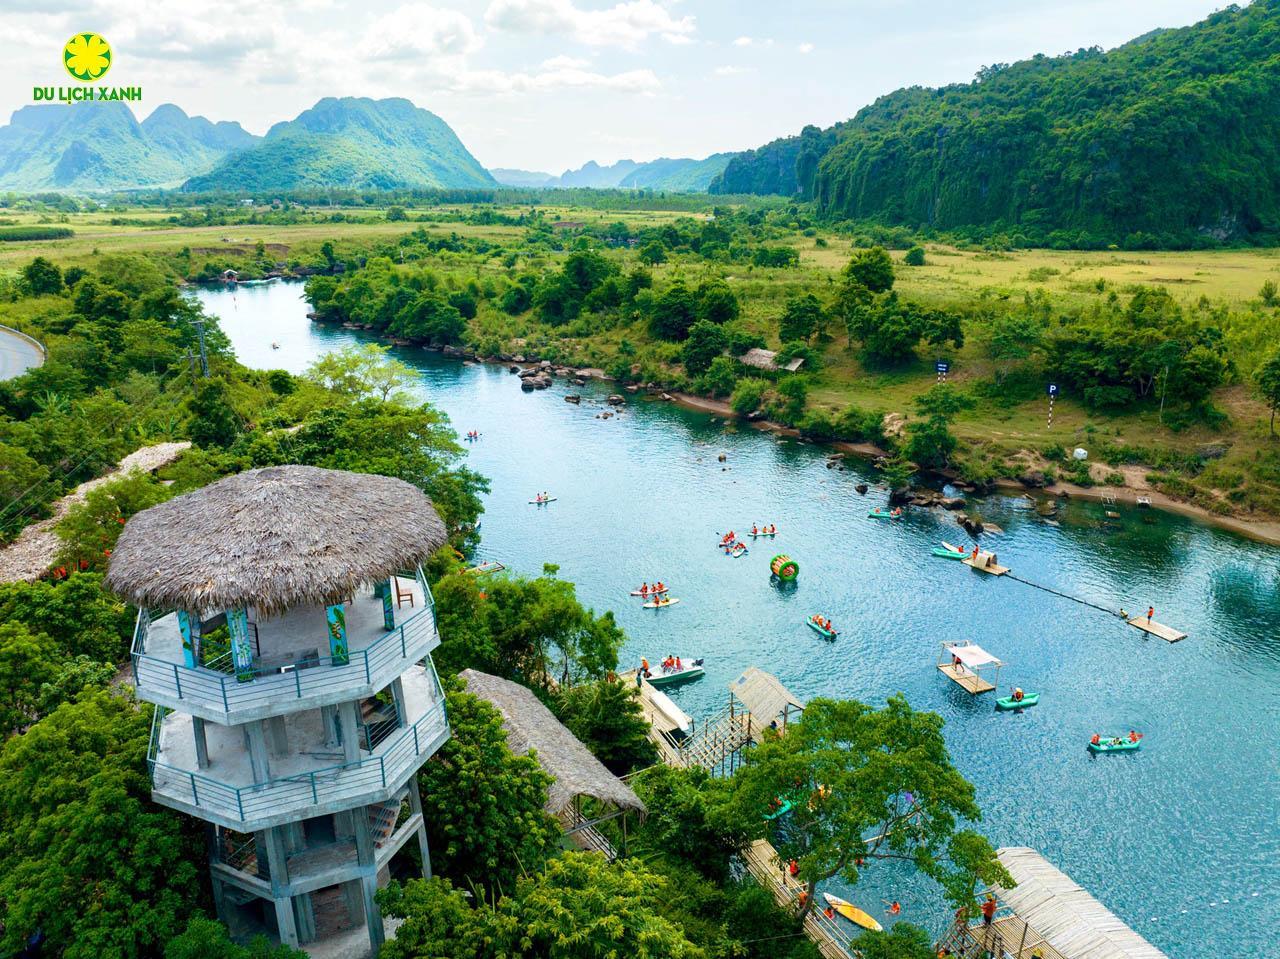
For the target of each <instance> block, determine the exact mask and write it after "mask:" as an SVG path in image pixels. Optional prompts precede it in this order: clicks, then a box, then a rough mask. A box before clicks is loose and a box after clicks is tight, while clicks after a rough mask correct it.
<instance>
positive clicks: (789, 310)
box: [778, 293, 826, 343]
mask: <svg viewBox="0 0 1280 959" xmlns="http://www.w3.org/2000/svg"><path fill="white" fill-rule="evenodd" d="M825 324H826V311H825V310H823V308H822V303H821V302H820V301H819V300H818V298H817V297H816V296H814V295H813V294H812V293H806V294H804V295H803V296H793V297H789V298H788V299H787V303H786V306H785V307H784V308H783V311H782V318H781V319H780V320H779V321H778V336H779V337H780V338H781V340H782V341H783V342H784V343H786V342H788V341H790V340H801V341H803V342H805V343H808V342H809V339H810V338H811V337H812V336H813V334H814V333H816V332H818V330H820V329H822V328H823V327H824V326H825Z"/></svg>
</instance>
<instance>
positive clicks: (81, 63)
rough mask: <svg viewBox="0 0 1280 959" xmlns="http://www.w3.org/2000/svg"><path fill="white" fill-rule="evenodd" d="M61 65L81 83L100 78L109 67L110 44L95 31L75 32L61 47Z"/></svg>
mask: <svg viewBox="0 0 1280 959" xmlns="http://www.w3.org/2000/svg"><path fill="white" fill-rule="evenodd" d="M62 65H63V66H65V67H66V68H67V73H69V74H71V76H72V77H74V78H75V79H77V80H79V81H80V82H81V83H93V82H94V81H95V80H101V79H102V76H103V74H105V73H106V72H107V71H108V70H110V69H111V44H109V43H107V41H106V40H104V39H103V38H102V37H101V36H99V35H98V34H96V33H77V34H76V35H75V36H74V37H72V38H71V39H70V40H68V41H67V45H66V46H65V47H63V48H62Z"/></svg>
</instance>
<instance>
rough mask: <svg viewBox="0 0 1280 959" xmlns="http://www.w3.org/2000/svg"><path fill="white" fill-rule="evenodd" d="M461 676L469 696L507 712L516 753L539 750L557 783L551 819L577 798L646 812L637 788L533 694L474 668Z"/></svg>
mask: <svg viewBox="0 0 1280 959" xmlns="http://www.w3.org/2000/svg"><path fill="white" fill-rule="evenodd" d="M459 675H461V676H462V678H463V680H464V681H465V682H466V684H467V692H469V693H471V694H473V695H475V696H479V697H480V698H481V699H484V700H487V701H488V702H490V703H492V704H493V705H494V706H496V707H497V709H498V712H500V713H502V725H503V727H504V728H505V729H506V731H507V745H509V746H510V747H511V751H512V752H517V753H527V752H529V750H531V749H532V750H534V751H535V752H536V754H537V760H538V765H540V766H541V767H542V768H543V769H544V770H546V772H547V774H548V775H549V776H551V778H552V779H554V780H555V781H554V782H553V783H552V784H551V786H550V788H549V789H548V790H547V805H546V810H547V812H549V813H550V814H551V815H553V816H554V815H555V814H556V813H558V812H560V811H561V810H563V809H566V808H567V807H568V806H569V804H570V803H571V802H573V797H575V796H591V797H592V798H593V799H598V800H600V801H601V802H605V803H609V804H610V805H611V806H614V807H616V808H618V809H623V810H627V811H629V812H639V813H643V812H645V806H644V803H643V802H641V801H640V797H639V796H637V795H636V794H635V793H634V792H632V791H631V787H630V786H628V785H627V784H626V783H624V782H623V781H622V780H621V779H619V778H618V777H617V776H615V775H614V774H613V773H611V772H609V770H608V769H606V768H605V766H604V763H602V762H600V760H598V759H596V757H595V756H593V755H592V754H591V750H589V749H587V747H586V746H584V745H582V743H581V741H579V739H578V738H577V737H576V736H574V735H573V733H571V732H569V730H568V729H566V728H565V726H564V724H563V723H561V722H560V720H558V719H556V717H555V716H554V715H552V713H551V710H549V709H547V707H546V706H544V705H542V703H541V702H539V701H538V697H537V696H535V695H534V694H533V692H532V691H531V690H529V689H527V688H525V687H524V686H521V685H520V684H519V683H513V682H511V681H510V680H507V679H502V678H500V677H498V676H491V675H490V674H489V673H481V672H477V671H476V670H474V669H464V670H463V671H462V672H461V673H460V674H459Z"/></svg>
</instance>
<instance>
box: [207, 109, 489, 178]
mask: <svg viewBox="0 0 1280 959" xmlns="http://www.w3.org/2000/svg"><path fill="white" fill-rule="evenodd" d="M493 183H494V179H493V177H491V176H490V175H489V174H488V172H487V171H486V170H485V169H484V167H482V166H481V165H480V164H479V162H477V160H476V158H475V157H473V156H472V155H471V154H470V153H468V152H467V148H466V147H465V146H463V145H462V141H461V140H459V139H458V136H457V134H455V133H454V132H453V130H452V129H451V128H450V127H449V125H448V124H447V123H445V122H444V121H443V120H441V119H440V118H439V117H438V116H436V115H435V114H434V113H431V112H429V111H427V110H423V109H421V108H420V107H416V106H414V105H413V104H412V103H410V102H409V101H408V100H404V99H401V98H398V97H397V98H390V99H386V100H371V99H368V98H367V97H360V98H357V97H343V98H341V99H338V98H335V97H326V98H325V99H323V100H321V101H320V102H319V103H317V104H316V105H315V106H314V107H312V108H311V109H310V110H306V111H304V112H302V113H300V114H299V115H298V116H297V117H296V118H295V119H293V120H289V121H285V122H282V123H277V124H276V125H275V126H273V127H272V128H271V129H270V130H268V131H267V135H266V137H265V138H264V139H263V140H262V142H261V143H258V144H257V145H256V146H254V147H252V148H250V149H248V150H243V151H240V152H238V153H235V154H232V155H230V156H228V157H227V158H226V159H225V160H224V161H223V162H222V163H220V164H219V165H218V166H217V167H216V168H215V169H214V170H212V171H211V172H210V173H208V174H205V175H204V176H197V177H193V178H192V179H190V180H189V181H187V183H186V184H185V185H184V187H183V189H185V190H191V191H199V190H233V191H234V190H250V191H252V190H290V189H297V188H306V187H331V186H332V187H344V188H355V189H396V188H402V187H437V188H446V189H447V188H456V187H476V186H492V185H493Z"/></svg>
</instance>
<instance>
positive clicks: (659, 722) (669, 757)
mask: <svg viewBox="0 0 1280 959" xmlns="http://www.w3.org/2000/svg"><path fill="white" fill-rule="evenodd" d="M618 678H619V679H621V680H622V681H623V682H624V683H628V684H635V681H636V670H634V669H629V670H627V671H626V672H624V673H619V674H618ZM638 689H639V692H640V695H639V696H638V697H637V699H638V700H639V701H640V711H641V712H643V713H644V719H645V723H646V724H647V731H648V734H649V741H650V742H651V743H653V744H654V745H655V746H657V747H658V755H659V756H661V757H662V761H663V762H664V763H666V764H667V765H668V766H684V765H685V761H684V756H682V755H681V754H680V750H679V749H678V748H677V747H676V744H675V739H674V738H673V737H672V732H673V731H674V730H675V725H674V724H673V723H672V721H671V719H670V718H669V717H668V716H667V715H666V713H664V712H663V711H662V710H661V709H659V708H658V707H657V706H656V705H655V704H654V701H653V697H652V696H651V695H650V694H651V693H652V691H653V687H652V686H650V685H649V684H648V683H646V682H641V683H640V684H639V686H638Z"/></svg>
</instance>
